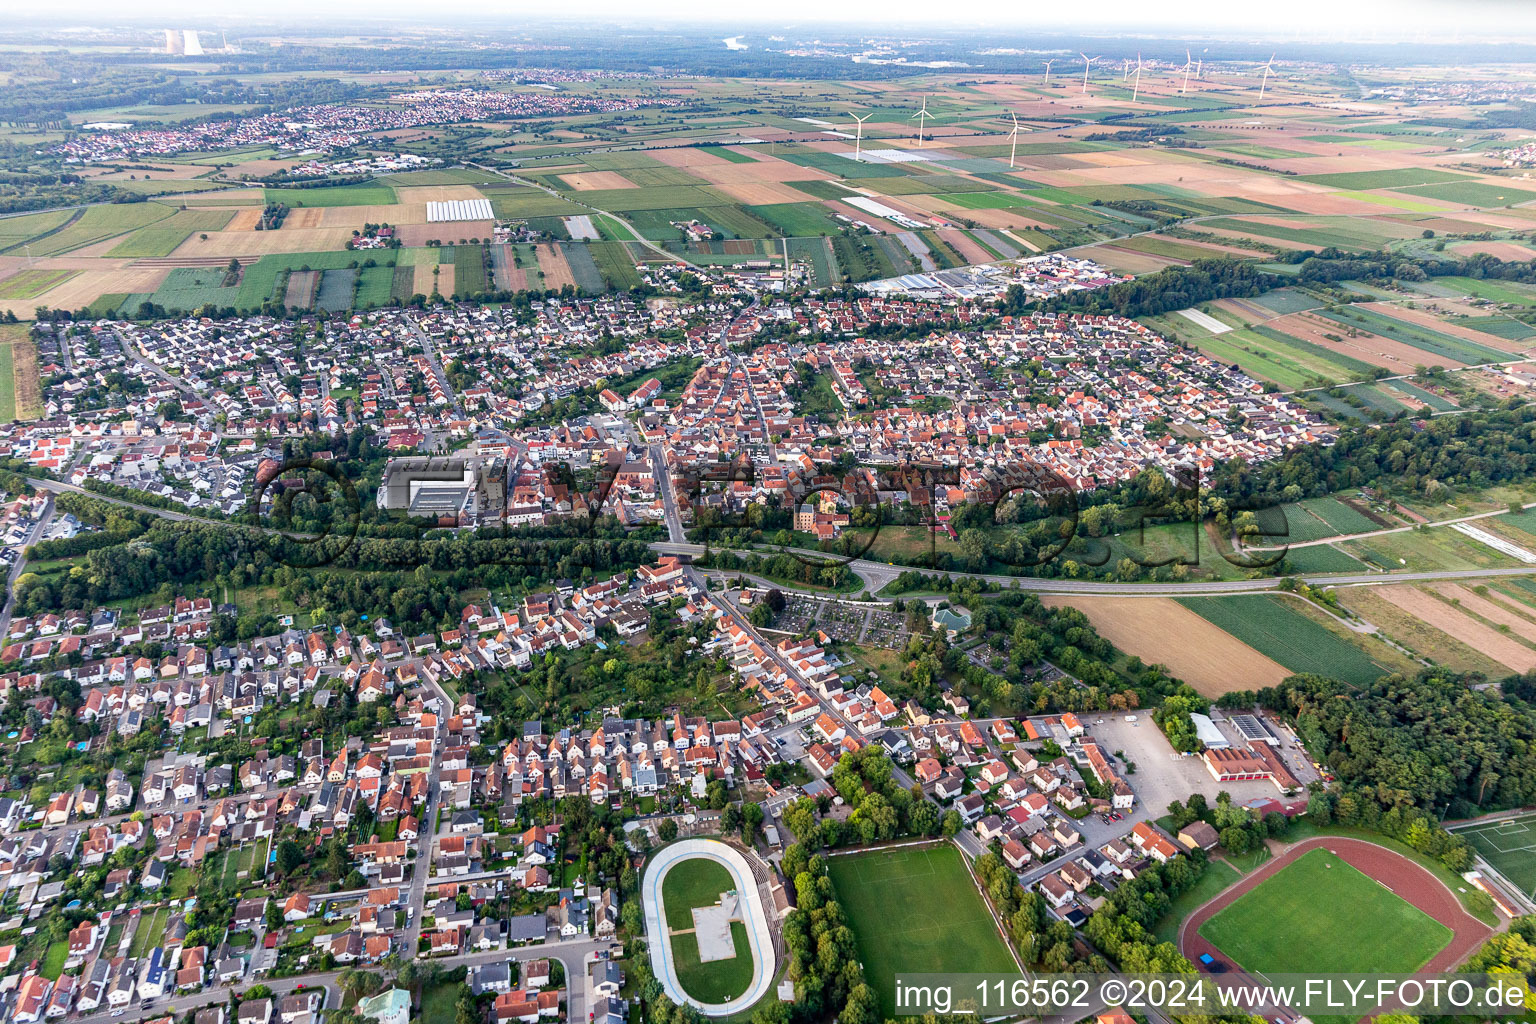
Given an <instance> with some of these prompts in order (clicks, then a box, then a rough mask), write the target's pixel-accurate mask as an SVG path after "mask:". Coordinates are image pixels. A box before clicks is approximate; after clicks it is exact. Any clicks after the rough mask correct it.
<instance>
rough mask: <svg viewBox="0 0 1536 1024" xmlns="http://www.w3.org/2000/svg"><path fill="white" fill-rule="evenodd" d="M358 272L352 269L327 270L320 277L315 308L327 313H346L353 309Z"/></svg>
mask: <svg viewBox="0 0 1536 1024" xmlns="http://www.w3.org/2000/svg"><path fill="white" fill-rule="evenodd" d="M356 284H357V271H356V270H353V269H352V268H350V267H342V268H341V269H339V270H327V271H326V272H325V273H323V274H321V275H320V289H319V291H317V292H316V293H315V308H316V309H323V310H325V311H326V312H327V313H345V312H346V311H347V310H349V309H351V308H352V293H353V290H354V287H355V285H356Z"/></svg>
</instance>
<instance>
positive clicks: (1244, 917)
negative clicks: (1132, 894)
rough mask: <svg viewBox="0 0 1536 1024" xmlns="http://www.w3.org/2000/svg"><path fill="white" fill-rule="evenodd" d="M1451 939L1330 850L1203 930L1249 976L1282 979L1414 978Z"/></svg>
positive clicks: (1300, 863)
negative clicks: (1328, 975)
mask: <svg viewBox="0 0 1536 1024" xmlns="http://www.w3.org/2000/svg"><path fill="white" fill-rule="evenodd" d="M1282 922H1283V923H1284V927H1277V925H1278V924H1280V923H1282ZM1451 934H1452V933H1451V930H1450V929H1449V928H1447V927H1446V926H1445V925H1443V924H1441V923H1440V922H1439V921H1436V920H1435V919H1434V918H1432V917H1430V916H1429V915H1428V914H1426V913H1424V912H1423V911H1422V910H1420V909H1419V908H1418V907H1415V906H1413V905H1412V904H1411V903H1409V902H1407V901H1406V900H1404V899H1403V898H1402V897H1400V896H1398V895H1396V894H1395V893H1393V892H1392V891H1391V890H1390V889H1388V888H1386V887H1385V886H1383V885H1382V884H1380V883H1379V882H1377V881H1376V880H1375V879H1373V878H1371V877H1370V876H1368V875H1366V874H1364V873H1363V872H1361V871H1359V870H1357V869H1356V868H1354V867H1352V866H1351V865H1350V864H1348V863H1347V862H1345V861H1343V860H1341V859H1340V858H1338V857H1335V856H1334V855H1333V854H1331V853H1329V852H1328V851H1327V850H1313V851H1312V852H1311V853H1308V854H1306V855H1305V856H1303V857H1301V858H1299V859H1298V860H1296V861H1295V862H1294V863H1292V864H1288V865H1287V866H1286V867H1284V868H1283V869H1281V870H1280V871H1278V872H1276V873H1275V874H1274V875H1272V876H1270V877H1269V878H1268V879H1266V880H1265V881H1264V883H1263V884H1261V885H1260V886H1259V887H1258V888H1256V889H1253V890H1252V891H1250V892H1246V893H1244V894H1243V895H1242V896H1240V897H1238V898H1237V899H1236V900H1235V901H1234V902H1233V903H1232V904H1231V905H1229V906H1227V907H1226V908H1225V909H1223V910H1222V911H1221V912H1220V913H1219V914H1217V915H1216V916H1215V917H1213V918H1211V919H1210V920H1209V921H1207V922H1206V923H1205V924H1204V925H1203V926H1202V927H1201V929H1200V935H1201V936H1202V937H1203V938H1205V939H1206V940H1208V941H1209V942H1211V943H1212V944H1213V945H1215V946H1216V948H1218V949H1220V950H1221V951H1222V952H1223V953H1225V954H1226V955H1227V956H1229V957H1231V958H1232V959H1233V960H1234V961H1236V962H1237V964H1238V965H1239V966H1240V967H1242V968H1243V969H1244V970H1247V971H1255V972H1260V973H1280V974H1285V973H1307V972H1309V971H1310V972H1314V973H1315V972H1319V971H1321V972H1337V973H1353V972H1358V973H1374V972H1388V973H1409V972H1412V971H1414V970H1417V969H1418V968H1419V967H1421V966H1422V965H1423V964H1424V963H1426V962H1427V961H1428V960H1429V958H1430V957H1432V956H1434V955H1435V954H1436V953H1437V952H1439V951H1440V950H1441V949H1443V948H1444V947H1445V945H1446V943H1448V942H1450V941H1451Z"/></svg>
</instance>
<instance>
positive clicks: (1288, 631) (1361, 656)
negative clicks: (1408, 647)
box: [1178, 594, 1387, 686]
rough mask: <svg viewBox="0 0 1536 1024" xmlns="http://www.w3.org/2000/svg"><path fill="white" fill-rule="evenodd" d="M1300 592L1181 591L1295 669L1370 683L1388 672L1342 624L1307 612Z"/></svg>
mask: <svg viewBox="0 0 1536 1024" xmlns="http://www.w3.org/2000/svg"><path fill="white" fill-rule="evenodd" d="M1298 600H1299V599H1297V598H1287V597H1281V596H1279V595H1272V594H1263V595H1257V594H1256V595H1244V596H1241V597H1219V598H1218V597H1181V598H1178V602H1179V604H1181V605H1183V606H1184V607H1185V608H1188V609H1189V610H1190V611H1193V612H1195V613H1196V614H1197V615H1199V616H1200V617H1201V618H1203V619H1205V620H1207V621H1208V622H1211V623H1212V624H1214V625H1216V626H1217V627H1219V628H1220V629H1222V630H1223V631H1225V632H1227V633H1229V634H1231V635H1232V636H1234V637H1236V638H1237V639H1238V640H1239V641H1241V642H1242V643H1245V644H1247V645H1248V646H1249V647H1252V648H1253V649H1254V650H1255V651H1258V652H1259V653H1260V654H1262V655H1264V656H1265V657H1268V658H1272V659H1273V660H1274V661H1276V662H1278V663H1279V664H1281V665H1283V666H1285V667H1286V668H1287V669H1289V670H1290V671H1292V672H1312V673H1315V674H1317V675H1322V676H1330V677H1332V678H1334V679H1340V680H1343V681H1344V682H1346V683H1349V684H1351V685H1353V686H1368V685H1370V684H1371V683H1373V682H1375V681H1376V679H1377V678H1379V677H1380V676H1382V675H1385V674H1386V672H1387V669H1386V668H1384V667H1383V666H1381V665H1379V664H1377V663H1376V662H1375V661H1373V660H1371V658H1370V657H1369V656H1368V655H1367V654H1366V653H1365V652H1364V651H1363V650H1362V649H1361V648H1360V647H1359V646H1357V645H1356V644H1355V643H1353V642H1352V641H1351V640H1350V639H1346V637H1345V636H1344V635H1343V633H1344V632H1345V631H1344V629H1343V627H1338V628H1337V630H1335V629H1330V628H1329V627H1327V626H1323V625H1321V624H1320V623H1318V622H1316V621H1314V620H1313V619H1311V618H1309V617H1308V616H1307V615H1305V614H1303V613H1302V611H1300V610H1299V609H1298V608H1297V607H1296V602H1297V601H1298Z"/></svg>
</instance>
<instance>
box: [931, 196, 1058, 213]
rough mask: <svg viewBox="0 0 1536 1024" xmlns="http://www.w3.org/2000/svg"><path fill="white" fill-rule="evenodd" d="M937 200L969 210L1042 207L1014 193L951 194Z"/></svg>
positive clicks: (938, 197)
mask: <svg viewBox="0 0 1536 1024" xmlns="http://www.w3.org/2000/svg"><path fill="white" fill-rule="evenodd" d="M935 198H937V199H941V200H943V201H944V202H946V203H949V204H950V205H951V206H961V207H964V208H965V209H967V210H1006V209H1010V208H1012V207H1016V206H1040V205H1041V204H1040V203H1038V202H1035V201H1034V200H1033V199H1027V198H1025V197H1024V196H1021V195H1018V194H1016V193H1013V192H951V193H948V194H946V195H940V196H936V197H935Z"/></svg>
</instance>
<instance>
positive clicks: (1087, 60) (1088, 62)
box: [1077, 50, 1099, 96]
mask: <svg viewBox="0 0 1536 1024" xmlns="http://www.w3.org/2000/svg"><path fill="white" fill-rule="evenodd" d="M1077 55H1078V56H1079V57H1081V58H1083V95H1084V96H1086V95H1088V69H1089V68H1090V67H1092V66H1093V62H1094V61H1096V60H1098V59H1099V58H1097V57H1090V56H1088V55H1087V54H1086V53H1084V52H1082V51H1081V50H1079V51H1078V52H1077Z"/></svg>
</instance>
